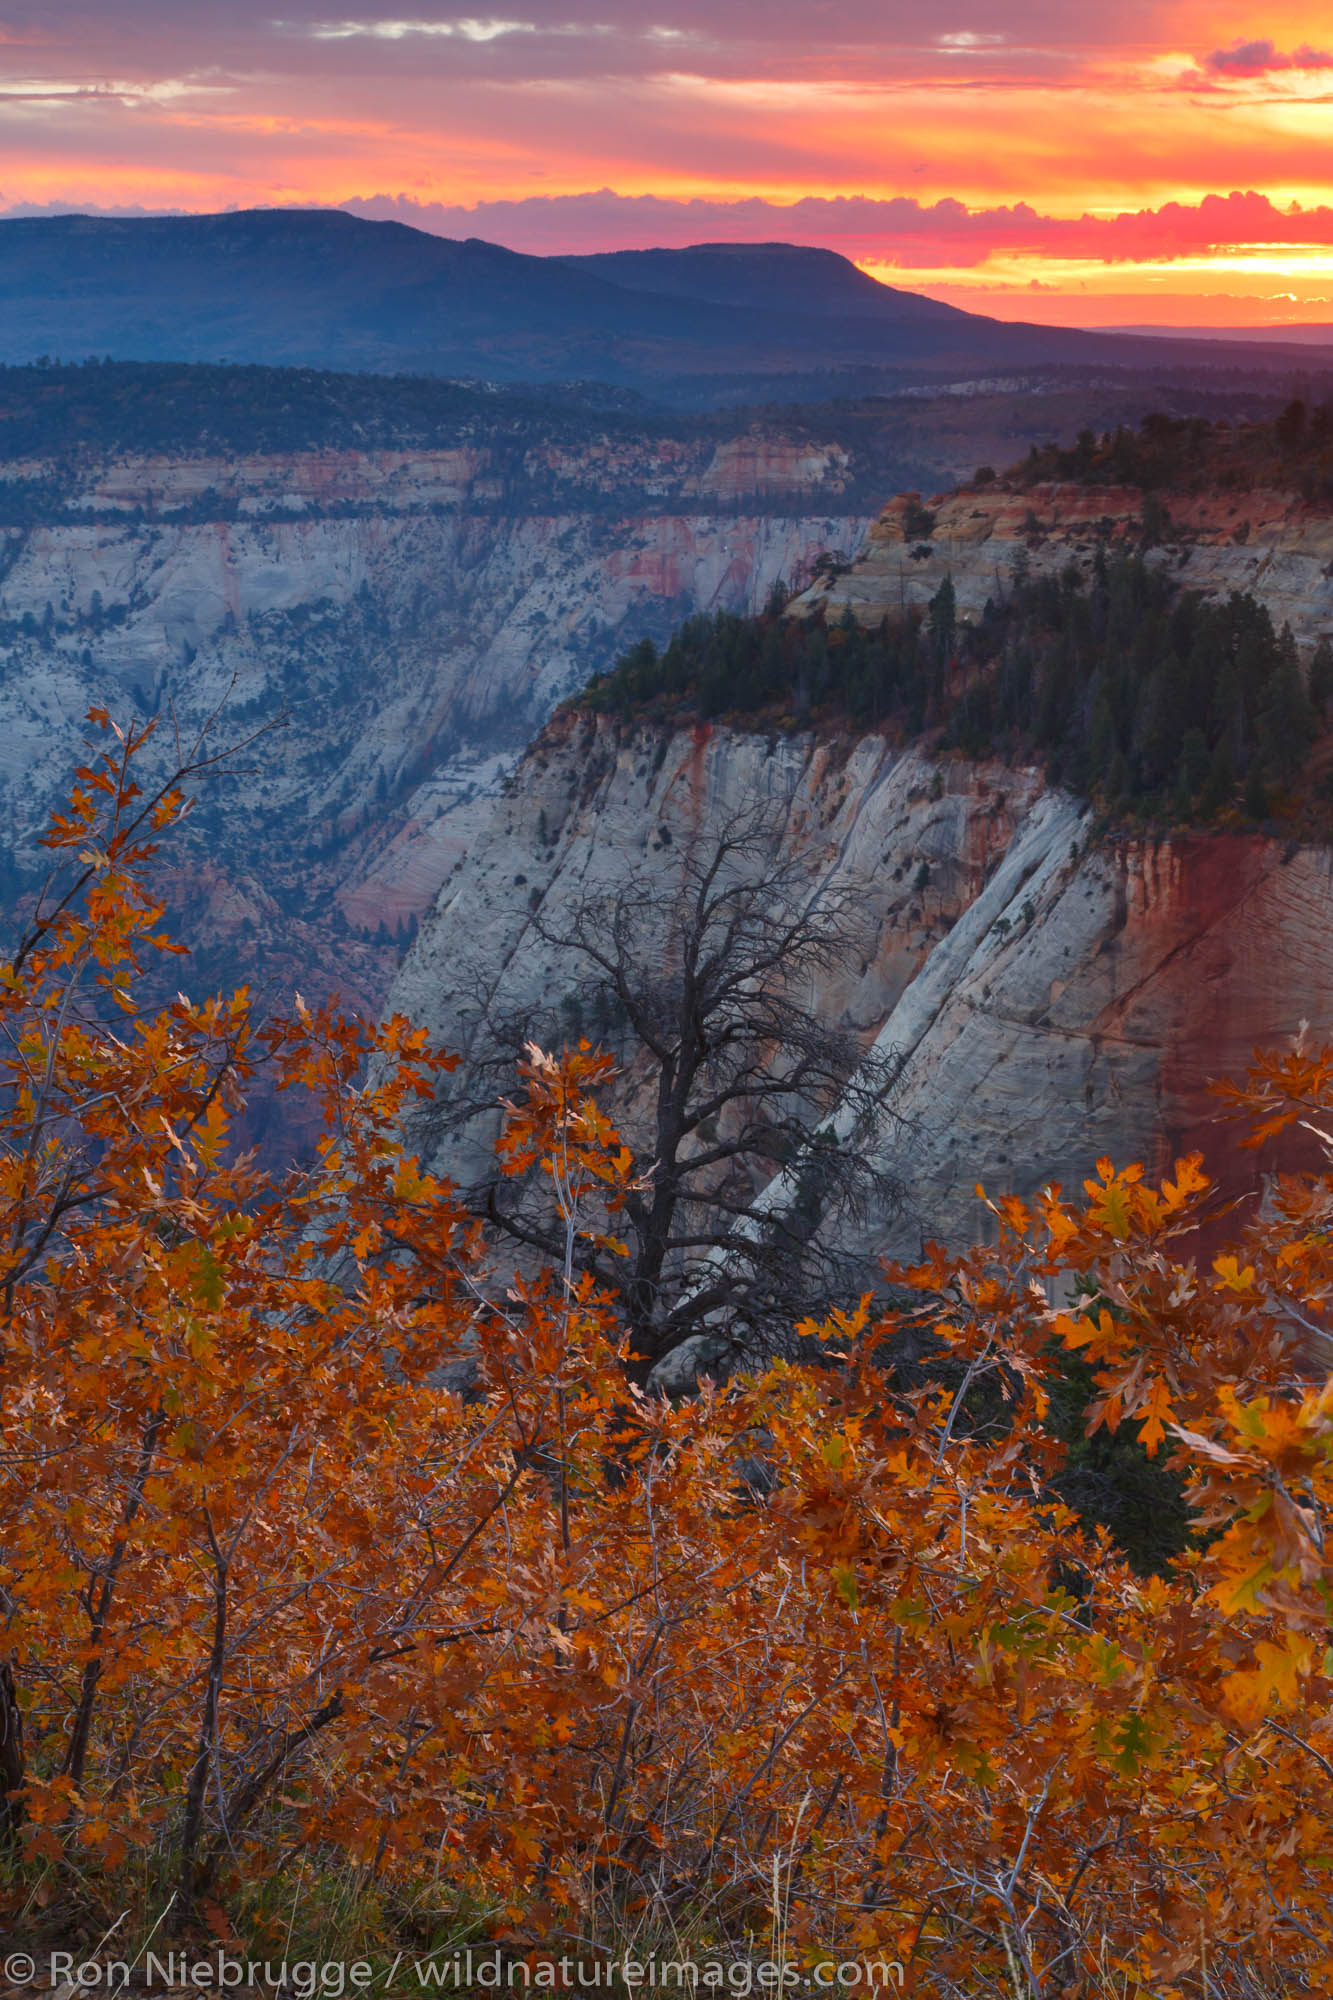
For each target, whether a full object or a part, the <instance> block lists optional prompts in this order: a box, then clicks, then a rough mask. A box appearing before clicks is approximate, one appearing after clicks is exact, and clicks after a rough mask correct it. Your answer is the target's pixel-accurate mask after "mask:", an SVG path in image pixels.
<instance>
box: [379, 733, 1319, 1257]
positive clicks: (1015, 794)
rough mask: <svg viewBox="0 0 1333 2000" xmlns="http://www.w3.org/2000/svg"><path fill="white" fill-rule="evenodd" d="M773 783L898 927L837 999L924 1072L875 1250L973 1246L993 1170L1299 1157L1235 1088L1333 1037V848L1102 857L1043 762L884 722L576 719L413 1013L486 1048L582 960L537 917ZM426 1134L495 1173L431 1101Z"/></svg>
mask: <svg viewBox="0 0 1333 2000" xmlns="http://www.w3.org/2000/svg"><path fill="white" fill-rule="evenodd" d="M760 798H763V799H769V800H772V801H774V802H776V803H777V804H778V806H779V807H780V813H779V825H778V831H777V832H776V834H775V839H774V858H775V860H776V859H777V858H778V856H779V855H780V854H781V855H784V856H785V855H787V854H800V855H802V856H803V857H805V858H806V862H807V865H808V871H809V880H810V885H811V893H812V895H813V894H814V893H816V892H817V890H818V888H819V886H820V884H822V883H825V882H828V881H832V880H843V881H847V880H850V881H852V882H854V883H855V884H856V885H857V886H858V891H859V893H860V894H861V895H862V897H863V899H864V902H865V907H866V909H867V913H868V916H869V919H870V921H871V924H872V927H873V931H874V935H875V937H876V940H877V948H876V949H875V950H874V952H873V953H872V955H871V956H870V957H869V958H868V959H867V961H866V962H865V963H864V964H858V965H846V966H843V967H841V968H839V969H838V971H837V973H836V974H834V975H831V976H830V977H829V978H828V980H827V981H826V982H825V984H824V986H823V988H822V990H821V991H819V992H818V994H817V995H816V999H817V1004H818V1005H819V1007H820V1008H821V1010H823V1011H824V1012H826V1013H827V1014H828V1015H829V1016H830V1017H836V1018H838V1019H841V1020H844V1021H847V1022H850V1023H853V1024H855V1026H856V1028H857V1029H858V1031H859V1032H860V1033H861V1034H862V1035H863V1036H864V1038H865V1041H866V1044H867V1046H869V1045H871V1044H878V1045H879V1047H880V1048H881V1049H882V1050H885V1051H891V1052H893V1053H894V1054H895V1055H896V1056H897V1057H898V1058H899V1060H900V1063H901V1069H900V1072H899V1078H898V1082H897V1084H896V1086H895V1087H894V1089H893V1091H892V1093H891V1096H890V1098H889V1100H888V1101H887V1102H886V1103H885V1106H884V1117H883V1121H882V1124H881V1126H880V1129H879V1131H878V1132H877V1133H875V1134H869V1135H861V1136H860V1138H859V1139H858V1140H857V1141H856V1143H861V1144H868V1145H869V1146H871V1147H872V1148H873V1149H875V1150H877V1151H879V1152H880V1153H881V1155H882V1156H883V1157H885V1158H886V1159H887V1160H888V1161H889V1162H890V1163H892V1164H893V1165H895V1166H896V1167H897V1169H898V1171H899V1173H900V1174H901V1176H902V1178H903V1179H904V1180H905V1182H906V1183H907V1186H908V1188H909V1200H908V1203H907V1206H906V1209H905V1210H904V1211H903V1212H902V1213H901V1214H898V1215H895V1216H892V1217H888V1216H886V1217H880V1218H878V1219H876V1220H875V1222H874V1223H873V1225H872V1227H871V1228H870V1231H869V1233H868V1236H867V1242H866V1247H867V1248H873V1249H879V1250H891V1251H893V1252H895V1253H897V1254H908V1253H912V1252H914V1251H916V1249H917V1248H918V1247H919V1244H920V1241H921V1240H922V1238H923V1237H924V1236H926V1235H931V1236H936V1237H943V1238H953V1239H954V1240H962V1239H963V1238H964V1237H966V1236H969V1235H973V1234H975V1233H976V1232H977V1230H978V1228H979V1227H980V1225H981V1223H982V1221H983V1217H982V1215H981V1212H980V1211H979V1210H978V1208H977V1205H976V1201H975V1197H974V1185H975V1183H976V1182H977V1181H979V1180H980V1181H984V1182H986V1183H987V1184H988V1185H989V1186H990V1187H992V1188H995V1189H999V1188H1008V1189H1013V1190H1016V1191H1018V1192H1020V1193H1031V1192H1032V1191H1034V1190H1035V1188H1036V1187H1037V1186H1039V1185H1040V1184H1042V1183H1043V1182H1045V1181H1047V1180H1052V1179H1054V1180H1061V1181H1064V1182H1066V1183H1067V1184H1070V1185H1077V1183H1078V1182H1079V1181H1080V1180H1081V1179H1083V1178H1084V1177H1085V1176H1086V1175H1088V1174H1089V1173H1090V1172H1091V1171H1092V1169H1093V1166H1094V1163H1095V1162H1096V1160H1097V1159H1098V1157H1099V1156H1101V1155H1103V1154H1110V1155H1111V1156H1112V1157H1113V1158H1115V1159H1117V1160H1118V1161H1121V1162H1124V1161H1126V1160H1128V1159H1130V1158H1139V1159H1143V1160H1145V1161H1146V1162H1147V1163H1148V1164H1149V1165H1150V1166H1151V1167H1153V1168H1154V1169H1157V1168H1164V1167H1166V1166H1169V1165H1170V1164H1171V1162H1172V1160H1173V1159H1174V1158H1175V1157H1176V1156H1177V1155H1178V1154H1179V1153H1181V1152H1182V1151H1190V1150H1195V1149H1197V1148H1201V1149H1202V1150H1204V1151H1205V1153H1206V1154H1207V1156H1208V1159H1209V1163H1210V1166H1211V1167H1212V1169H1213V1170H1214V1171H1215V1172H1220V1175H1221V1178H1222V1180H1223V1183H1224V1185H1225V1187H1226V1189H1227V1191H1228V1192H1231V1193H1241V1192H1244V1191H1246V1190H1249V1189H1251V1188H1252V1187H1253V1186H1254V1185H1255V1184H1256V1177H1257V1175H1258V1173H1259V1171H1260V1169H1261V1167H1271V1166H1272V1165H1273V1164H1274V1160H1273V1159H1265V1160H1263V1161H1256V1159H1255V1156H1254V1155H1252V1154H1249V1153H1244V1152H1241V1151H1239V1150H1238V1148H1237V1145H1236V1143H1235V1137H1234V1135H1232V1134H1231V1133H1230V1132H1229V1130H1228V1128H1227V1127H1225V1126H1224V1125H1222V1124H1220V1123H1219V1122H1218V1119H1217V1116H1216V1106H1215V1101H1214V1100H1213V1099H1212V1098H1211V1097H1210V1096H1209V1094H1208V1090H1207V1083H1208V1079H1209V1078H1212V1077H1218V1076H1222V1075H1226V1074H1229V1073H1231V1074H1234V1073H1237V1072H1239V1071H1240V1070H1241V1069H1242V1068H1243V1067H1244V1064H1245V1062H1246V1060H1247V1058H1248V1057H1249V1055H1250V1054H1251V1052H1252V1051H1253V1050H1254V1048H1255V1047H1256V1046H1262V1045H1270V1046H1271V1045H1273V1044H1274V1043H1277V1042H1280V1041H1281V1040H1283V1039H1284V1038H1285V1037H1288V1036H1290V1035H1291V1034H1292V1033H1293V1032H1295V1030H1296V1029H1297V1028H1298V1026H1299V1024H1300V1022H1301V1021H1302V1020H1303V1019H1308V1020H1310V1021H1311V1022H1312V1023H1313V1024H1314V1025H1315V1026H1316V1027H1317V1028H1321V1029H1328V1030H1331V1031H1333V856H1330V854H1329V853H1328V852H1327V851H1326V850H1324V849H1315V848H1296V849H1294V850H1293V849H1291V848H1290V847H1287V846H1284V845H1282V844H1280V843H1277V842H1274V841H1270V840H1266V839H1264V838H1262V837H1259V836H1243V835H1219V836H1215V837H1214V836H1206V835H1199V836H1190V837H1187V838H1184V839H1173V840H1170V841H1161V842H1152V843H1146V842H1108V843H1106V844H1104V845H1097V844H1095V843H1094V842H1093V839H1092V826H1091V821H1090V819H1089V817H1088V815H1087V814H1086V813H1085V812H1084V811H1083V809H1082V808H1081V807H1080V806H1079V804H1078V803H1077V802H1076V801H1075V800H1074V799H1072V798H1071V797H1069V796H1068V795H1067V794H1065V793H1062V792H1058V791H1051V790H1048V789H1047V788H1046V787H1045V785H1044V783H1043V781H1042V779H1041V777H1040V775H1039V774H1038V773H1037V772H1035V771H1013V770H1010V769H1006V768H1003V767H1001V766H998V765H986V764H981V765H968V764H962V763H951V764H948V765H942V766H938V767H937V766H935V765H933V764H932V763H931V762H929V761H928V760H926V759H924V758H923V757H922V756H921V755H920V754H919V753H918V752H916V751H913V750H902V749H899V748H895V747H893V746H891V745H889V744H887V743H886V742H885V741H884V740H882V739H880V738H876V737H869V738H865V739H863V740H861V741H859V742H854V743H853V742H847V741H840V742H823V743H821V742H816V741H814V740H813V739H811V738H809V737H804V738H787V737H776V738H771V739H768V738H764V737H760V736H756V735H752V734H744V733H739V732H734V731H730V730H726V729H712V728H706V727H700V728H698V729H696V730H694V731H690V732H683V731H682V732H675V733H672V732H670V731H661V732H659V731H654V730H651V729H642V728H641V729H636V730H632V731H621V730H619V729H618V728H617V727H616V725H615V724H614V723H612V722H611V721H610V720H608V719H605V718H602V719H596V720H594V719H593V718H590V717H582V716H576V715H566V716H563V717H561V718H560V719H559V720H558V721H557V722H556V723H554V724H553V725H551V726H550V727H549V728H548V729H547V730H546V731H545V732H544V733H543V735H542V736H541V737H540V738H539V739H538V741H537V743H536V744H535V745H534V747H533V749H532V750H531V751H530V753H529V754H528V756H527V758H526V759H525V760H524V762H523V764H522V765H521V766H520V769H519V772H518V774H517V778H516V781H515V783H514V785H513V787H512V789H511V792H510V794H509V796H508V797H506V798H505V799H504V800H503V801H502V802H501V803H500V804H499V805H498V806H497V808H496V810H495V813H494V816H493V818H492V819H491V821H490V822H489V824H488V825H487V826H486V827H485V828H484V829H483V830H482V831H481V832H480V833H479V835H478V837H477V839H476V842H475V844H474V846H473V848H472V851H471V853H470V854H469V856H468V857H467V859H466V861H465V862H463V863H462V864H461V866H460V867H459V868H458V870H457V871H456V872H455V874H454V876H453V878H452V879H451V881H450V882H449V883H447V884H446V885H445V888H444V889H443V890H442V892H441V894H440V896H439V898H438V900H437V902H436V904H435V907H434V909H433V910H432V912H431V913H430V916H429V917H428V918H427V920H426V921H425V923H424V924H423V926H422V930H421V933H420V937H419V939H418V941H417V943H416V945H415V946H414V948H413V950H412V951H411V952H410V953H409V955H408V957H407V959H406V961H405V962H404V964H403V966H402V968H401V971H400V973H399V977H398V980H397V982H396V985H395V987H394V990H393V994H392V996H391V1004H392V1005H394V1006H396V1007H399V1008H402V1009H403V1010H405V1011H407V1012H409V1013H410V1014H412V1015H413V1017H414V1018H415V1019H416V1020H417V1021H419V1022H421V1023H423V1024H425V1025H427V1026H428V1027H429V1028H430V1029H431V1030H432V1032H433V1033H434V1034H435V1035H437V1036H438V1037H439V1039H441V1040H442V1041H443V1042H444V1043H445V1044H447V1045H450V1046H453V1047H456V1048H461V1049H464V1050H465V1049H466V1047H467V1044H468V1039H469V1034H470V1022H471V1020H472V1019H473V1018H474V1011H475V1004H476V996H477V994H478V993H479V992H484V993H486V994H487V995H488V996H490V997H491V998H492V999H497V1000H498V1001H499V1002H500V1004H501V1005H502V1006H506V1007H507V1006H511V1005H512V1006H515V1007H520V1008H521V1007H524V1006H534V1005H535V1004H536V1003H537V1001H538V1000H544V1001H547V1002H549V1001H550V1000H551V999H552V998H555V997H558V994H559V992H560V990H561V980H562V978H564V977H567V968H565V967H563V966H562V963H561V961H560V958H559V955H558V954H555V953H553V952H552V950H551V949H550V948H549V947H548V946H546V945H545V944H544V943H543V942H542V940H541V939H540V938H539V937H538V936H537V934H536V931H535V928H534V921H533V919H534V913H535V911H537V910H540V911H541V912H542V914H543V916H544V917H545V918H546V919H548V922H549V925H550V926H553V927H557V928H558V926H559V920H560V912H561V908H562V906H564V907H568V906H569V905H570V903H571V902H572V901H573V900H575V899H577V898H578V897H579V896H581V895H583V894H584V893H585V892H586V891H587V890H588V889H589V888H594V889H600V888H604V887H606V886H613V885H614V884H616V883H617V882H618V881H623V880H625V879H627V878H628V877H629V876H630V875H631V874H632V873H634V872H635V871H636V870H637V869H638V868H640V867H641V866H642V865H643V864H644V863H645V862H646V861H649V860H651V865H652V868H653V871H654V874H655V876H656V877H657V878H658V879H660V881H661V882H662V883H663V884H664V885H667V886H669V885H670V883H671V882H672V881H673V879H678V876H679V869H680V865H681V859H682V856H683V855H684V854H686V853H688V852H689V851H690V847H691V844H692V843H696V842H706V841H707V840H708V838H709V836H710V833H711V832H712V831H714V830H715V829H716V828H717V827H718V826H720V825H721V824H722V822H723V821H724V820H725V818H726V817H727V815H728V814H729V813H730V812H732V811H734V809H735V808H736V807H738V806H740V805H743V804H745V803H747V802H751V801H754V800H756V799H760ZM571 983H572V982H571ZM415 1138H416V1140H417V1142H418V1143H419V1144H421V1145H422V1147H423V1150H424V1151H425V1152H426V1153H427V1154H428V1156H430V1157H431V1159H432V1162H433V1164H434V1165H436V1166H437V1167H442V1168H444V1169H446V1170H453V1171H462V1172H466V1171H467V1168H468V1165H469V1162H468V1161H466V1160H463V1159H460V1158H458V1157H456V1156H451V1154H450V1151H449V1146H448V1144H447V1143H446V1142H445V1141H444V1140H443V1139H442V1138H441V1136H440V1132H439V1130H438V1127H437V1126H435V1125H433V1124H432V1121H431V1119H430V1117H429V1116H427V1117H426V1118H424V1119H423V1121H422V1123H421V1126H420V1127H419V1129H418V1131H417V1132H416V1134H415ZM849 1142H850V1141H849ZM1283 1157H1284V1159H1286V1158H1290V1157H1292V1156H1291V1155H1284V1156H1283ZM769 1198H770V1199H772V1200H773V1201H778V1202H780V1201H781V1200H782V1199H783V1198H784V1186H783V1183H782V1181H781V1180H779V1181H777V1182H775V1183H774V1184H772V1186H771V1188H770V1191H769Z"/></svg>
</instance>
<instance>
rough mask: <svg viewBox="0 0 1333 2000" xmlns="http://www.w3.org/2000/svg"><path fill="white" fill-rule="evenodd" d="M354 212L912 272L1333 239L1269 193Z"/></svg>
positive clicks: (1331, 219)
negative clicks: (796, 248)
mask: <svg viewBox="0 0 1333 2000" xmlns="http://www.w3.org/2000/svg"><path fill="white" fill-rule="evenodd" d="M342 206H344V207H346V208H348V209H350V210H351V211H352V212H353V213H354V214H357V215H364V216H367V217H370V218H372V219H378V220H386V221H387V220H393V221H397V222H407V223H410V224H412V226H413V227H415V228H417V229H426V230H430V231H432V232H433V233H435V234H436V235H441V236H484V237H487V238H489V239H490V240H492V241H494V242H499V243H504V244H507V245H508V246H509V247H510V248H511V249H514V250H528V251H533V252H536V253H538V254H544V255H556V256H558V255H562V254H563V255H574V254H577V253H579V252H583V251H593V250H620V249H643V248H646V247H649V246H653V245H660V246H665V247H668V248H670V247H680V246H682V245H684V244H687V243H700V242H741V241H748V242H755V241H764V240H768V241H773V240H777V239H781V240H783V241H786V242H796V243H815V244H821V245H823V246H825V247H826V248H828V249H831V250H840V251H842V253H843V254H844V255H845V256H848V257H853V258H856V259H859V260H877V261H882V262H885V263H891V264H896V265H898V266H899V267H900V268H902V269H904V270H910V269H921V270H927V269H940V268H944V267H948V268H952V269H966V268H975V267H977V266H978V265H981V264H984V263H985V262H986V260H987V259H988V258H990V257H993V256H996V255H1011V256H1012V255H1025V256H1029V257H1041V258H1051V259H1079V260H1085V261H1086V260H1096V261H1099V262H1102V263H1106V264H1132V263H1140V262H1144V261H1154V262H1159V261H1163V260H1171V259H1173V258H1177V257H1186V256H1197V255H1211V254H1220V253H1224V252H1225V251H1227V250H1229V249H1234V248H1235V247H1236V246H1238V245H1241V244H1245V245H1263V244H1283V245H1289V244H1299V245H1307V246H1311V247H1318V246H1326V245H1333V208H1330V207H1319V208H1305V209H1302V208H1299V207H1297V206H1296V205H1294V204H1293V205H1292V206H1291V207H1290V208H1281V207H1279V206H1278V205H1277V204H1276V203H1275V202H1273V201H1272V200H1270V198H1269V197H1268V196H1267V195H1263V194H1256V193H1254V192H1253V191H1252V190H1251V191H1249V192H1243V193H1242V192H1239V191H1237V192H1234V193H1231V194H1226V195H1220V194H1209V195H1205V196H1204V198H1203V199H1202V201H1199V202H1197V203H1187V202H1176V201H1172V202H1165V203H1163V204H1162V206H1161V207H1159V208H1145V209H1138V210H1126V211H1124V212H1123V213H1121V214H1119V215H1115V216H1095V215H1081V216H1077V217H1059V216H1050V215H1043V214H1042V213H1041V212H1040V211H1039V210H1038V209H1036V208H1034V207H1032V205H1031V204H1030V203H1028V202H1023V201H1020V202H1015V203H1013V204H1012V205H1011V206H1003V207H996V208H968V207H966V206H965V204H964V203H962V202H961V201H956V200H953V199H951V198H949V197H946V198H945V199H943V200H941V201H936V202H931V203H923V202H920V201H917V200H916V199H915V198H914V197H912V196H908V195H897V196H894V197H892V198H891V199H887V200H880V199H876V198H874V197H871V196H868V195H837V196H831V197H829V196H814V195H811V196H806V197H804V198H803V199H801V200H798V201H793V202H786V203H779V202H772V201H766V200H763V199H761V198H760V197H758V196H754V197H749V198H746V199H744V200H740V201H712V200H707V199H703V198H698V199H694V200H681V201H677V200H671V199H669V198H666V197H663V196H658V195H620V194H615V193H613V192H612V190H611V189H610V188H602V189H600V190H599V191H597V192H596V193H589V194H577V195H533V196H529V197H527V198H525V199H521V200H514V201H491V202H478V203H477V204H476V206H475V207H470V208H468V207H461V206H446V205H445V204H442V203H439V202H421V201H417V200H416V199H414V198H413V197H412V196H410V195H406V194H399V195H375V196H373V197H371V198H370V199H367V200H359V201H349V202H345V203H343V204H342Z"/></svg>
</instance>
